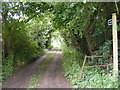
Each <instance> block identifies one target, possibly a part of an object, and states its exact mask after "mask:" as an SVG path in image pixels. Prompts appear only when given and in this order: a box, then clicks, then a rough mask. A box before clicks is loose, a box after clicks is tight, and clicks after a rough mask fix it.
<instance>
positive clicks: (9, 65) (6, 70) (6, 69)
mask: <svg viewBox="0 0 120 90" xmlns="http://www.w3.org/2000/svg"><path fill="white" fill-rule="evenodd" d="M3 61H5V62H4V63H3V66H2V67H3V68H2V70H3V73H2V76H3V77H2V78H3V79H6V78H7V77H8V76H10V75H11V73H12V72H13V55H11V56H9V57H7V58H5V59H3Z"/></svg>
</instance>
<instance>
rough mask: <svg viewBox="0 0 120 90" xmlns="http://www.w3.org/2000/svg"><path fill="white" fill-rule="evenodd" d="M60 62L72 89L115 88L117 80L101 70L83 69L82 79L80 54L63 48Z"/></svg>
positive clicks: (68, 48)
mask: <svg viewBox="0 0 120 90" xmlns="http://www.w3.org/2000/svg"><path fill="white" fill-rule="evenodd" d="M62 53H63V54H62V59H63V60H62V62H63V68H64V71H65V76H66V77H67V79H68V80H70V82H71V83H72V85H73V87H74V88H117V87H118V80H117V79H116V78H114V77H113V76H112V72H111V71H107V70H105V69H101V68H98V67H97V68H88V69H87V68H86V69H85V68H84V70H83V74H82V77H80V70H81V66H82V64H83V59H81V55H80V52H77V51H76V50H74V49H73V48H70V47H66V46H64V47H63V49H62Z"/></svg>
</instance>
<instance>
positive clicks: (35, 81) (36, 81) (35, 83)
mask: <svg viewBox="0 0 120 90" xmlns="http://www.w3.org/2000/svg"><path fill="white" fill-rule="evenodd" d="M55 53H56V51H53V52H52V54H50V55H49V56H48V57H47V58H46V59H45V60H44V61H43V62H42V63H41V64H40V66H39V70H38V71H37V72H36V73H35V75H33V76H32V77H31V79H30V82H29V85H28V88H37V87H39V86H40V80H41V78H42V77H43V75H44V73H45V71H46V69H47V67H48V65H49V63H50V61H51V59H52V57H53V56H54V55H55Z"/></svg>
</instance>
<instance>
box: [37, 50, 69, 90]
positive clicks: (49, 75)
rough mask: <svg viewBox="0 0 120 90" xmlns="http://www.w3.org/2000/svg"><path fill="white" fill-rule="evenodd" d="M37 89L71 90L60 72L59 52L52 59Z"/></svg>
mask: <svg viewBox="0 0 120 90" xmlns="http://www.w3.org/2000/svg"><path fill="white" fill-rule="evenodd" d="M39 88H71V85H70V83H69V82H68V81H67V80H66V79H65V77H64V73H63V70H62V65H61V51H57V53H56V55H55V56H54V57H53V59H52V61H51V63H50V64H49V67H48V68H47V71H46V74H45V76H44V77H43V79H42V81H41V84H40V87H39Z"/></svg>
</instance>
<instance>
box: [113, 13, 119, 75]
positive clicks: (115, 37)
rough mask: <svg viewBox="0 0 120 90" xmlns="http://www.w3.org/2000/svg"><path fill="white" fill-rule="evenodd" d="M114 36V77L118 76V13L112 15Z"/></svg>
mask: <svg viewBox="0 0 120 90" xmlns="http://www.w3.org/2000/svg"><path fill="white" fill-rule="evenodd" d="M112 34H113V75H118V40H117V20H116V13H113V14H112Z"/></svg>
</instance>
